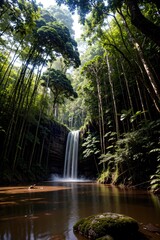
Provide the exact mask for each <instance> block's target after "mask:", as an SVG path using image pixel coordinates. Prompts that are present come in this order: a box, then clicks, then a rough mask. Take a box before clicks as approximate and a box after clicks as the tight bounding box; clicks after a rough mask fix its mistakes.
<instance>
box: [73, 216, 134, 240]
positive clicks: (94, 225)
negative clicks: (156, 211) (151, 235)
mask: <svg viewBox="0 0 160 240" xmlns="http://www.w3.org/2000/svg"><path fill="white" fill-rule="evenodd" d="M138 228H139V227H138V223H137V221H136V220H134V219H133V218H131V217H128V216H125V215H122V214H117V213H103V214H99V215H93V216H89V217H87V218H83V219H80V220H79V221H78V222H77V223H76V224H75V225H74V227H73V230H74V231H75V232H78V233H79V234H81V235H83V236H85V237H87V238H89V239H98V240H117V239H123V240H124V239H134V237H135V236H136V235H137V234H138ZM135 239H136V238H135Z"/></svg>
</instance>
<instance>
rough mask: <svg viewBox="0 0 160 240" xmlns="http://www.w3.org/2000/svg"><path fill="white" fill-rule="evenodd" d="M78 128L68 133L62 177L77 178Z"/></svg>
mask: <svg viewBox="0 0 160 240" xmlns="http://www.w3.org/2000/svg"><path fill="white" fill-rule="evenodd" d="M78 146H79V130H76V131H72V132H69V133H68V137H67V144H66V152H65V161H64V172H63V178H71V179H77V172H78Z"/></svg>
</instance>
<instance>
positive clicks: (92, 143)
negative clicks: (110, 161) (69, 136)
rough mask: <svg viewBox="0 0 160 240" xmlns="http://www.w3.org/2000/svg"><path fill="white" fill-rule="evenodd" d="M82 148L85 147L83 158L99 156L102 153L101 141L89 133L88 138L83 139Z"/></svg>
mask: <svg viewBox="0 0 160 240" xmlns="http://www.w3.org/2000/svg"><path fill="white" fill-rule="evenodd" d="M83 141H84V142H83V144H82V147H84V148H85V149H84V151H83V157H84V158H89V157H91V156H93V155H95V156H97V155H98V154H99V153H100V150H99V149H98V144H99V140H98V139H97V137H96V136H95V135H93V134H91V133H88V136H87V137H86V138H84V139H83Z"/></svg>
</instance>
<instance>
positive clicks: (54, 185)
mask: <svg viewBox="0 0 160 240" xmlns="http://www.w3.org/2000/svg"><path fill="white" fill-rule="evenodd" d="M103 212H115V213H121V214H125V215H128V216H131V217H133V218H135V219H136V220H137V221H138V222H139V223H141V224H142V225H143V227H144V226H151V230H152V229H154V228H152V226H154V227H158V229H159V227H160V200H159V198H158V197H157V196H155V195H153V194H150V193H148V192H147V191H140V190H131V189H130V190H129V189H128V190H126V189H120V188H117V187H111V186H105V185H100V184H97V183H91V182H88V183H87V182H86V183H82V182H79V183H77V182H46V183H43V185H41V186H36V187H35V188H33V189H28V186H19V187H7V188H6V187H1V188H0V240H53V239H54V240H63V239H65V240H76V239H78V240H83V239H84V238H83V237H82V236H77V235H75V234H74V233H73V225H74V223H75V222H76V221H77V220H79V219H80V218H82V217H87V216H89V215H92V214H99V213H103ZM155 229H156V228H155ZM144 231H148V230H144ZM153 232H154V231H153ZM149 234H150V235H149V239H153V240H158V239H160V233H158V231H156V232H154V234H152V233H151V231H149Z"/></svg>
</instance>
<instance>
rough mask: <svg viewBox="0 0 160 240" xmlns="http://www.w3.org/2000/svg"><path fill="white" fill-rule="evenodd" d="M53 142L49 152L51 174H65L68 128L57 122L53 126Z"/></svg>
mask: <svg viewBox="0 0 160 240" xmlns="http://www.w3.org/2000/svg"><path fill="white" fill-rule="evenodd" d="M50 130H51V142H50V151H49V163H48V170H49V173H53V174H59V175H62V174H63V168H64V158H65V148H66V140H67V135H68V132H69V130H68V128H67V127H65V126H63V125H60V124H58V123H56V122H53V123H52V124H51V129H50Z"/></svg>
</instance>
